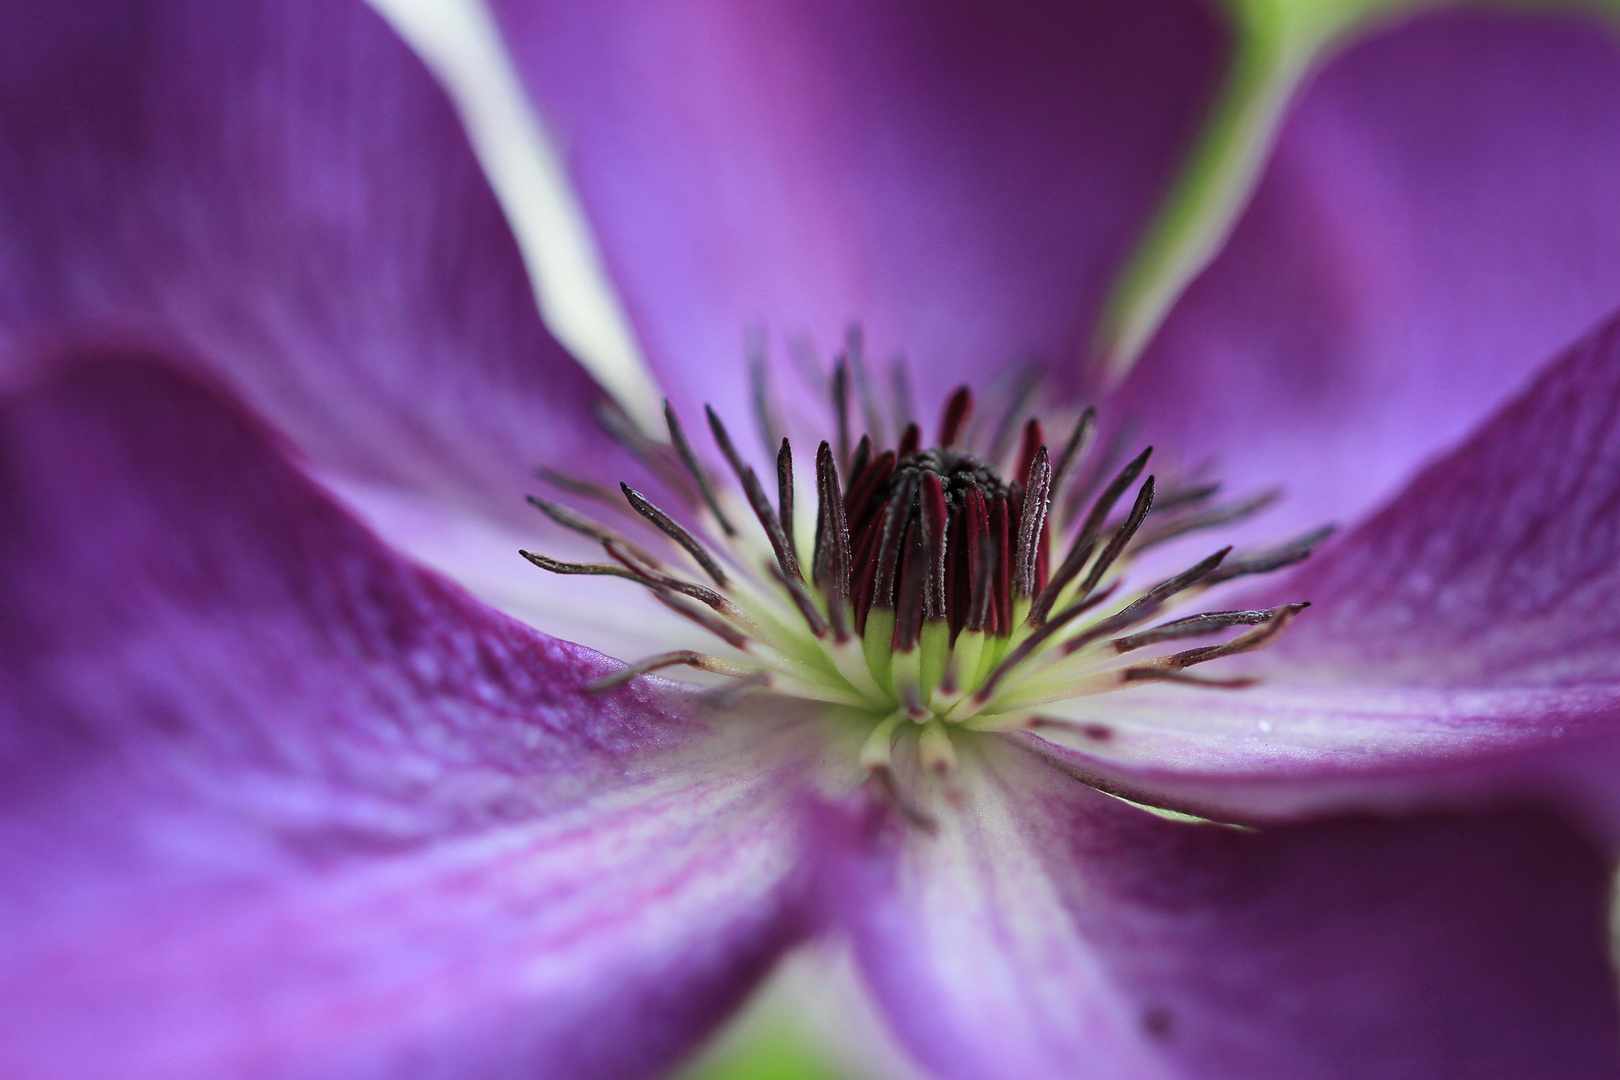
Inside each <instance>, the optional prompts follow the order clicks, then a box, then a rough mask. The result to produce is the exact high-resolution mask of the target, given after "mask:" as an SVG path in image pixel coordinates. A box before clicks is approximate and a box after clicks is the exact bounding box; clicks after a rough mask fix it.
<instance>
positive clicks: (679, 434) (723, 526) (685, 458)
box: [664, 398, 737, 537]
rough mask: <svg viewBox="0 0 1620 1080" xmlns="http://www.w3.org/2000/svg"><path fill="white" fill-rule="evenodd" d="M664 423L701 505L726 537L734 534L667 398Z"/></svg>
mask: <svg viewBox="0 0 1620 1080" xmlns="http://www.w3.org/2000/svg"><path fill="white" fill-rule="evenodd" d="M664 423H665V425H666V426H668V428H669V441H670V442H671V443H673V444H674V445H675V452H676V453H677V454H678V455H680V459H681V463H682V464H683V465H685V466H686V472H687V474H688V475H689V476H691V478H692V480H693V482H694V483H696V484H697V489H698V494H699V495H700V496H701V497H702V499H703V505H705V506H707V507H708V508H709V513H711V514H713V515H714V520H715V522H716V524H718V525H719V526H720V531H721V532H723V533H725V534H726V535H727V536H728V537H730V536H736V535H737V530H736V528H734V527H733V526H732V524H731V522H730V520H729V519H727V517H726V512H725V511H724V510H722V509H720V500H719V499H717V498H716V497H715V494H714V488H713V487H712V486H711V485H710V484H709V477H708V474H707V473H705V472H704V470H703V466H702V465H700V464H699V463H698V459H697V455H696V454H694V453H692V444H691V443H689V442H687V441H686V432H685V431H683V430H682V429H681V421H680V418H679V417H677V416H676V415H675V407H674V406H673V405H671V404H670V403H669V399H667V398H666V399H665V400H664Z"/></svg>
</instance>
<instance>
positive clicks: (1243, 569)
mask: <svg viewBox="0 0 1620 1080" xmlns="http://www.w3.org/2000/svg"><path fill="white" fill-rule="evenodd" d="M1337 528H1338V527H1337V526H1335V525H1323V526H1322V527H1321V528H1319V529H1312V530H1311V531H1310V532H1308V533H1306V534H1305V535H1303V536H1300V537H1297V538H1296V539H1294V540H1290V541H1288V542H1287V543H1285V544H1279V545H1278V546H1277V547H1274V548H1266V549H1264V550H1262V551H1257V552H1254V553H1252V554H1249V555H1245V556H1244V557H1242V558H1240V559H1233V560H1232V561H1231V562H1229V563H1226V564H1225V565H1223V566H1222V567H1221V568H1220V569H1219V570H1217V571H1216V572H1215V573H1213V574H1211V575H1210V576H1209V580H1208V582H1207V584H1209V585H1219V584H1220V583H1221V582H1223V581H1231V580H1232V579H1233V578H1235V577H1243V576H1245V575H1248V574H1269V573H1271V572H1272V571H1274V570H1281V569H1282V568H1283V567H1285V566H1292V565H1294V564H1295V563H1297V562H1302V561H1303V560H1305V559H1307V558H1309V557H1310V554H1311V552H1313V551H1315V550H1316V546H1317V545H1318V544H1320V543H1321V542H1322V541H1324V540H1326V539H1327V538H1328V537H1330V536H1332V535H1333V534H1334V532H1335V531H1337Z"/></svg>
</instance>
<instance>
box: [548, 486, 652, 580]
mask: <svg viewBox="0 0 1620 1080" xmlns="http://www.w3.org/2000/svg"><path fill="white" fill-rule="evenodd" d="M604 494H606V493H605V492H604ZM523 498H524V501H525V502H527V503H528V504H529V505H530V506H532V507H534V508H535V509H536V510H538V511H540V512H541V513H542V514H544V515H546V516H547V517H548V518H550V519H551V520H552V521H555V522H556V523H557V524H558V525H561V526H562V527H563V528H565V529H568V530H569V531H571V532H576V533H579V534H580V535H581V536H588V537H590V538H591V539H592V540H595V541H596V542H597V543H599V544H605V543H607V542H608V541H610V540H612V541H616V542H618V543H620V544H623V545H624V546H625V547H627V548H629V549H630V550H632V551H634V552H635V553H636V555H637V556H639V557H640V558H641V559H642V561H644V562H646V563H647V564H648V565H649V566H659V565H661V564H660V563H659V561H658V559H657V557H656V556H654V555H653V554H652V552H650V551H648V550H647V549H646V548H643V547H641V546H640V545H638V544H636V543H635V542H634V541H632V540H630V539H628V538H627V537H623V536H620V535H619V534H618V533H616V532H614V531H613V530H612V529H609V528H607V527H606V526H604V525H599V524H597V523H596V522H594V521H592V520H591V519H590V518H588V517H586V516H585V515H584V514H578V513H575V512H574V511H573V510H570V509H569V508H568V507H566V506H562V505H559V504H557V503H554V502H547V501H546V500H545V499H542V498H539V497H538V496H535V495H525V496H524V497H523ZM614 509H616V510H618V509H623V507H621V506H620V505H619V504H618V503H617V502H615V503H614Z"/></svg>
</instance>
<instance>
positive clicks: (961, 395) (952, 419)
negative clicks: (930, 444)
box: [939, 386, 973, 447]
mask: <svg viewBox="0 0 1620 1080" xmlns="http://www.w3.org/2000/svg"><path fill="white" fill-rule="evenodd" d="M972 415H973V391H971V390H969V389H968V388H967V387H965V386H958V387H957V388H956V393H954V394H952V395H951V397H950V400H949V401H947V402H946V403H945V411H944V413H943V414H942V415H941V416H940V418H939V445H941V446H947V447H949V446H955V445H956V440H957V439H958V437H960V436H961V434H962V428H963V426H964V425H965V424H966V423H967V422H968V419H969V417H971V416H972Z"/></svg>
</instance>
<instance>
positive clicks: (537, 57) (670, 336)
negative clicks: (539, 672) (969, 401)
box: [493, 0, 1225, 419]
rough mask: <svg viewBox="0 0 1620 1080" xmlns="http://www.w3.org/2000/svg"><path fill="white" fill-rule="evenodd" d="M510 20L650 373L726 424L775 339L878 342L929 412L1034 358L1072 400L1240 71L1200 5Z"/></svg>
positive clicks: (620, 14) (501, 10)
mask: <svg viewBox="0 0 1620 1080" xmlns="http://www.w3.org/2000/svg"><path fill="white" fill-rule="evenodd" d="M493 6H494V8H495V10H496V13H497V15H498V17H499V18H500V20H501V23H502V25H503V28H504V29H505V31H506V33H507V37H508V40H509V42H510V44H511V47H512V49H513V51H514V53H515V55H516V57H517V59H518V63H519V65H520V67H521V68H522V70H523V73H524V75H525V76H526V77H527V79H528V83H529V86H530V88H531V90H532V91H533V93H534V95H535V98H536V100H537V102H538V103H539V106H540V109H541V111H542V113H543V114H544V116H545V118H546V119H547V120H548V121H549V122H550V124H551V125H552V127H553V129H554V130H555V131H556V133H557V136H558V140H559V142H560V143H561V144H562V145H563V146H564V147H566V148H567V153H568V156H569V163H570V166H571V169H572V172H573V175H574V178H575V182H576V185H577V187H578V188H579V190H580V193H581V197H582V199H583V201H584V203H585V209H586V212H587V213H588V214H589V215H590V216H591V218H592V220H593V222H594V223H595V225H596V228H597V234H598V237H599V239H600V241H601V244H602V248H603V253H604V257H605V259H606V261H607V263H608V266H609V270H610V272H611V273H613V274H614V276H615V277H616V279H617V280H618V282H619V285H620V288H621V290H622V292H623V294H624V297H625V300H626V303H627V305H628V308H629V311H630V314H631V318H632V321H633V322H634V323H635V324H636V326H637V328H638V330H639V331H640V333H641V335H642V339H643V341H644V343H645V344H646V348H647V352H648V354H649V360H650V362H651V363H652V365H653V367H654V368H655V370H657V371H658V372H659V373H660V374H661V375H662V377H663V379H664V381H665V382H666V384H668V385H669V386H670V387H671V389H672V391H673V392H675V393H677V394H678V395H680V396H681V397H682V398H683V399H685V400H687V401H701V400H704V399H711V400H714V401H715V403H716V405H723V406H724V407H725V408H726V410H727V411H728V412H730V413H732V414H733V415H747V413H746V397H745V393H746V391H745V381H744V380H743V379H742V378H740V374H741V372H742V371H743V368H742V364H741V358H742V346H743V336H744V333H745V331H748V330H749V329H750V328H754V327H759V326H761V325H763V324H766V323H768V324H769V329H770V330H771V331H772V332H773V333H777V334H782V335H788V336H791V335H796V334H801V333H805V332H808V333H810V334H812V335H814V336H815V338H816V339H817V340H818V342H819V344H820V346H821V347H822V349H823V350H828V349H831V348H833V347H836V346H837V344H838V343H839V342H840V341H841V338H842V334H843V329H844V325H845V323H846V322H847V321H848V320H850V319H859V320H862V321H864V323H865V325H866V328H867V330H868V336H869V340H870V342H871V345H872V348H873V352H874V354H875V355H876V356H877V357H878V358H879V359H886V358H887V357H888V356H889V355H890V354H891V353H892V352H893V351H894V350H905V351H907V352H908V353H909V354H910V356H911V357H912V358H913V360H914V361H915V364H916V366H915V368H914V377H913V383H914V385H916V386H918V387H919V388H920V392H919V398H920V400H921V403H922V404H923V406H924V408H926V409H930V410H931V409H932V407H933V405H934V403H935V402H936V401H937V400H938V399H939V398H940V397H941V396H943V393H944V392H946V391H948V390H949V388H950V387H952V386H953V385H954V384H955V383H957V382H960V381H963V380H969V381H973V382H976V383H980V384H982V383H984V382H985V381H986V379H987V378H988V377H989V375H990V374H991V373H993V372H994V371H995V370H996V369H998V368H1000V367H1001V366H1003V365H1004V364H1006V363H1008V362H1009V361H1014V360H1018V361H1026V360H1027V354H1028V353H1029V351H1031V350H1033V351H1035V352H1037V353H1039V358H1040V360H1042V361H1044V362H1045V363H1047V364H1050V365H1052V366H1053V367H1054V368H1055V369H1056V370H1057V371H1058V372H1060V376H1059V381H1061V382H1065V383H1072V382H1073V380H1074V378H1075V376H1076V374H1077V363H1076V362H1077V360H1078V356H1079V352H1080V350H1081V348H1082V347H1083V346H1084V345H1085V343H1086V342H1087V340H1088V336H1089V334H1090V332H1091V329H1092V325H1093V323H1094V322H1095V321H1096V318H1097V315H1098V311H1099V309H1100V307H1101V304H1102V301H1103V298H1104V295H1105V294H1106V292H1107V290H1108V288H1109V286H1110V284H1111V276H1112V274H1113V273H1114V272H1115V271H1116V270H1117V269H1118V267H1119V266H1120V265H1121V264H1122V263H1123V261H1124V259H1125V257H1126V256H1127V254H1128V251H1129V249H1130V246H1131V244H1132V243H1133V241H1134V240H1135V239H1136V237H1137V235H1138V233H1139V231H1140V230H1141V229H1142V228H1143V226H1144V224H1145V222H1146V220H1147V219H1148V217H1149V216H1150V215H1151V213H1152V211H1153V210H1154V208H1155V205H1156V200H1157V198H1158V196H1159V195H1160V194H1161V193H1162V192H1163V191H1164V190H1165V188H1166V187H1167V186H1168V184H1169V181H1170V179H1171V177H1172V175H1173V173H1174V170H1175V168H1176V166H1177V164H1178V161H1179V157H1180V155H1181V153H1183V152H1184V151H1185V150H1186V148H1187V146H1188V145H1189V144H1190V142H1191V139H1192V136H1193V135H1194V133H1195V130H1196V126H1197V124H1198V122H1199V120H1200V119H1201V117H1202V114H1203V111H1204V109H1205V108H1206V107H1207V104H1208V102H1209V100H1210V98H1211V96H1212V94H1213V93H1214V90H1215V85H1216V82H1217V81H1218V76H1219V65H1220V63H1221V60H1222V58H1223V56H1224V53H1225V44H1224V42H1223V40H1222V34H1221V32H1220V30H1219V28H1218V26H1217V25H1216V24H1215V22H1214V20H1213V18H1212V15H1213V13H1212V12H1210V11H1208V10H1206V9H1205V8H1204V7H1203V6H1201V5H1198V4H1195V3H1190V2H1186V0H1152V2H1150V3H1138V4H1131V5H1123V6H1122V5H1116V4H1099V3H1091V4H1081V5H1075V4H1061V5H1059V4H1051V3H1020V4H1014V5H1000V6H993V5H985V4H977V3H953V4H948V5H943V6H942V5H938V4H930V5H919V4H903V3H892V2H883V3H837V4H825V3H817V4H804V3H795V2H793V0H782V2H773V3H768V4H756V3H735V2H731V0H711V2H706V3H702V4H685V5H677V6H674V7H671V6H669V5H660V4H656V3H645V2H642V0H615V2H612V3H605V4H591V5H580V4H560V3H547V2H537V0H496V2H495V3H494V5H493ZM778 345H779V343H778ZM928 415H929V418H930V419H931V418H932V413H931V412H930V413H929V414H928Z"/></svg>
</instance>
